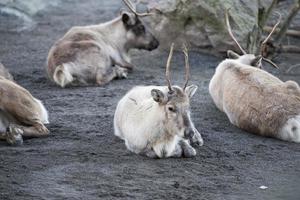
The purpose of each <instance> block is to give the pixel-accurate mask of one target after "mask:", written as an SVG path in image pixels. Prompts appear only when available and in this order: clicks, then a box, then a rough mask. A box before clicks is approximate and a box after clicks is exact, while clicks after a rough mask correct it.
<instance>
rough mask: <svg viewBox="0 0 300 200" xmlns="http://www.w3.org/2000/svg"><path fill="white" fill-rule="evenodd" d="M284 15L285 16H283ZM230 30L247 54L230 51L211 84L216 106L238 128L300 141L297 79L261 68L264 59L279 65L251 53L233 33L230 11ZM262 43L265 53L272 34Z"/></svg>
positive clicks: (227, 20) (210, 89)
mask: <svg viewBox="0 0 300 200" xmlns="http://www.w3.org/2000/svg"><path fill="white" fill-rule="evenodd" d="M280 18H281V17H280ZM225 19H226V24H227V28H228V32H229V34H230V36H231V37H232V39H233V40H234V41H235V43H236V44H237V46H238V47H239V49H240V50H241V51H242V53H243V55H241V56H240V55H238V54H237V53H235V52H233V51H230V50H229V51H228V52H227V54H228V57H229V59H226V60H224V61H222V62H221V63H220V64H219V65H218V66H217V68H216V72H215V74H214V76H213V78H212V79H211V81H210V84H209V92H210V95H211V97H212V98H213V101H214V103H215V104H216V106H217V107H218V108H219V109H220V110H221V111H223V112H225V113H226V115H227V117H228V118H229V120H230V122H231V123H232V124H234V125H236V126H237V127H239V128H241V129H244V130H246V131H249V132H251V133H255V134H258V135H262V136H266V137H274V138H278V139H281V140H286V141H293V142H298V143H299V142H300V88H299V85H298V84H297V83H296V82H294V81H287V82H283V81H281V80H280V79H278V78H277V77H275V76H273V75H272V74H270V73H268V72H266V71H264V70H262V69H260V68H261V65H262V61H267V62H269V63H270V64H272V65H273V66H274V67H277V66H276V65H275V64H274V63H273V62H272V61H270V60H268V59H266V58H264V55H257V56H255V55H254V54H247V53H246V51H244V50H243V48H242V47H241V45H239V43H238V41H237V40H236V39H235V37H234V36H233V34H232V30H231V27H230V23H229V18H228V14H227V12H226V16H225ZM279 23H280V19H279V21H278V23H276V25H275V26H274V28H273V30H272V31H271V33H270V34H269V35H268V37H267V38H266V39H265V40H264V41H263V42H262V45H261V48H260V49H261V54H263V52H264V47H265V44H266V43H267V41H268V40H269V39H270V37H271V35H272V33H273V32H274V30H275V29H276V27H277V26H278V25H279Z"/></svg>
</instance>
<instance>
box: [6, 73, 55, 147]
mask: <svg viewBox="0 0 300 200" xmlns="http://www.w3.org/2000/svg"><path fill="white" fill-rule="evenodd" d="M37 101H38V100H37V99H35V98H34V97H33V96H32V95H31V94H30V93H29V92H28V91H27V90H26V89H24V88H22V87H21V86H19V85H17V84H16V83H14V82H12V81H10V80H7V79H5V78H4V77H1V76H0V114H1V115H0V117H1V118H0V120H1V121H0V122H1V123H0V125H1V127H0V128H1V131H0V135H1V136H0V139H5V140H6V141H7V142H8V143H10V144H17V143H19V144H20V143H22V141H23V140H22V136H23V137H41V136H45V135H48V133H49V131H48V129H47V128H46V127H45V126H44V124H43V123H48V121H47V120H48V119H45V118H44V117H45V116H44V114H43V108H42V107H41V105H40V104H39V103H38V102H37ZM46 112H47V111H46ZM7 120H8V121H7ZM5 129H6V132H5V131H4V130H5Z"/></svg>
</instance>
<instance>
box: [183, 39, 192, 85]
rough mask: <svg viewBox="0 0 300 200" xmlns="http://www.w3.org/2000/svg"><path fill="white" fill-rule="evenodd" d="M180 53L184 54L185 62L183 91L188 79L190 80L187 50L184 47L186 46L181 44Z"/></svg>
mask: <svg viewBox="0 0 300 200" xmlns="http://www.w3.org/2000/svg"><path fill="white" fill-rule="evenodd" d="M182 52H183V54H184V60H185V83H184V86H183V90H185V88H186V86H187V84H188V82H189V79H190V63H189V54H188V48H187V47H186V44H183V47H182Z"/></svg>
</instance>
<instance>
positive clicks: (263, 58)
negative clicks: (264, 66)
mask: <svg viewBox="0 0 300 200" xmlns="http://www.w3.org/2000/svg"><path fill="white" fill-rule="evenodd" d="M276 13H277V14H278V15H279V18H278V21H277V23H276V24H275V25H274V27H273V28H272V31H271V32H270V34H269V35H268V36H267V37H266V39H265V40H264V41H263V42H262V43H261V46H260V55H262V58H261V60H264V61H266V62H267V63H269V64H271V65H272V66H273V67H275V68H277V69H279V67H278V66H277V65H276V64H275V63H274V62H272V61H271V60H270V59H268V58H265V57H264V56H265V54H266V53H267V52H266V51H267V47H266V44H267V42H268V41H269V39H270V38H271V36H272V34H273V33H274V32H275V30H276V28H277V27H278V25H279V24H280V22H281V14H280V13H278V12H276Z"/></svg>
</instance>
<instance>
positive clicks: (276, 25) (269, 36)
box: [261, 12, 281, 45]
mask: <svg viewBox="0 0 300 200" xmlns="http://www.w3.org/2000/svg"><path fill="white" fill-rule="evenodd" d="M276 13H277V14H278V15H279V18H278V20H277V23H276V24H275V25H274V27H273V28H272V30H271V32H270V33H269V35H268V36H267V37H266V39H265V40H264V41H263V42H262V44H261V45H264V44H266V43H267V42H268V40H269V39H270V38H271V36H272V35H273V33H274V31H275V30H276V28H277V27H278V25H279V24H280V22H281V14H280V13H278V12H276Z"/></svg>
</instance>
